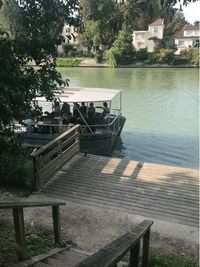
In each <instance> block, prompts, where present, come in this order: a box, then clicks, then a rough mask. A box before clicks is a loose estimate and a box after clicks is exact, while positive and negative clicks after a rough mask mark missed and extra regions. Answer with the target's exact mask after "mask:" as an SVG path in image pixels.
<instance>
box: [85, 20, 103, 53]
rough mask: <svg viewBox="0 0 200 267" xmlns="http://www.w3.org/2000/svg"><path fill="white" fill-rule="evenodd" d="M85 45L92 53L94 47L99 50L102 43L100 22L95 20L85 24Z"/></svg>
mask: <svg viewBox="0 0 200 267" xmlns="http://www.w3.org/2000/svg"><path fill="white" fill-rule="evenodd" d="M82 38H83V43H84V45H86V46H87V47H88V50H89V51H90V50H91V49H92V47H93V48H94V49H98V47H99V45H100V43H101V36H100V28H99V22H98V21H94V20H88V21H87V22H86V23H85V32H84V34H83V37H82Z"/></svg>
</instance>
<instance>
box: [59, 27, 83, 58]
mask: <svg viewBox="0 0 200 267" xmlns="http://www.w3.org/2000/svg"><path fill="white" fill-rule="evenodd" d="M62 36H63V37H64V42H63V44H62V45H60V46H58V53H59V54H62V53H63V52H64V45H65V44H70V45H72V46H73V48H74V49H75V50H76V51H83V52H87V48H85V47H83V46H82V45H81V43H80V40H79V34H78V30H77V28H76V27H74V26H70V25H67V24H66V25H65V26H64V27H63V31H62Z"/></svg>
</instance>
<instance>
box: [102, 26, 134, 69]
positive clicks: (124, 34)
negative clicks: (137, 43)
mask: <svg viewBox="0 0 200 267" xmlns="http://www.w3.org/2000/svg"><path fill="white" fill-rule="evenodd" d="M105 56H106V59H107V62H108V63H110V65H111V66H112V67H115V66H116V65H119V64H121V65H127V64H131V63H132V62H133V61H134V56H135V50H134V48H133V45H132V33H131V32H129V31H127V30H123V31H120V32H119V34H118V36H117V39H116V40H115V41H114V43H113V46H112V47H111V49H110V50H108V51H106V54H105Z"/></svg>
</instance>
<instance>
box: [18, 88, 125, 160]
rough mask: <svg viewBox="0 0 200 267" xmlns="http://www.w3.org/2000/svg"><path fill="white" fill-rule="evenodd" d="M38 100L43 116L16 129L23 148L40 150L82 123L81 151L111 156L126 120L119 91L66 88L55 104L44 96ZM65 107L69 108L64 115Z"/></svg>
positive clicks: (56, 98) (29, 120) (57, 95)
mask: <svg viewBox="0 0 200 267" xmlns="http://www.w3.org/2000/svg"><path fill="white" fill-rule="evenodd" d="M36 100H37V101H38V105H39V106H41V107H42V110H43V115H42V116H41V117H40V118H36V119H32V120H31V119H26V120H24V121H23V126H22V127H21V129H19V127H18V129H17V134H18V137H19V138H20V140H21V142H22V144H23V145H24V146H26V147H41V146H43V145H45V144H47V143H48V142H49V141H51V140H52V139H54V138H55V137H57V136H58V135H59V134H61V133H62V132H64V131H66V130H67V129H69V128H71V127H73V126H74V125H75V124H80V151H81V152H84V153H89V154H96V155H107V156H110V155H111V154H112V151H113V148H114V145H115V143H116V140H117V138H118V136H120V134H121V131H122V129H123V126H124V123H125V121H126V118H125V117H124V116H122V92H121V91H120V90H114V89H103V88H79V87H74V88H69V87H67V88H62V92H61V93H60V94H56V95H55V101H54V103H52V102H49V101H47V100H46V98H45V97H37V98H36ZM91 103H92V104H91ZM56 105H57V107H56ZM64 107H67V111H65V112H63V110H64ZM92 108H93V109H92ZM94 108H95V112H94V114H92V116H91V113H89V112H90V111H91V109H92V110H93V111H94ZM84 111H86V112H84ZM66 113H67V114H66ZM64 114H65V116H64ZM93 115H94V116H93Z"/></svg>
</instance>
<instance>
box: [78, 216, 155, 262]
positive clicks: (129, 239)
mask: <svg viewBox="0 0 200 267" xmlns="http://www.w3.org/2000/svg"><path fill="white" fill-rule="evenodd" d="M152 224H153V222H152V221H143V222H142V223H141V224H139V225H138V226H137V227H135V228H134V229H133V230H132V231H130V232H128V233H126V234H125V235H123V236H121V237H120V238H118V239H116V240H115V241H113V242H112V243H110V244H109V245H107V246H106V247H104V248H102V249H100V250H99V251H97V252H96V253H95V254H93V255H91V256H90V257H89V258H87V259H85V260H84V261H82V262H81V263H79V264H77V265H76V267H117V263H118V262H119V261H120V260H121V259H122V258H123V257H124V256H125V254H127V252H128V251H130V261H129V267H139V256H140V239H141V238H143V253H142V265H141V266H142V267H148V266H149V263H148V262H149V239H150V228H151V225H152Z"/></svg>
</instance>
